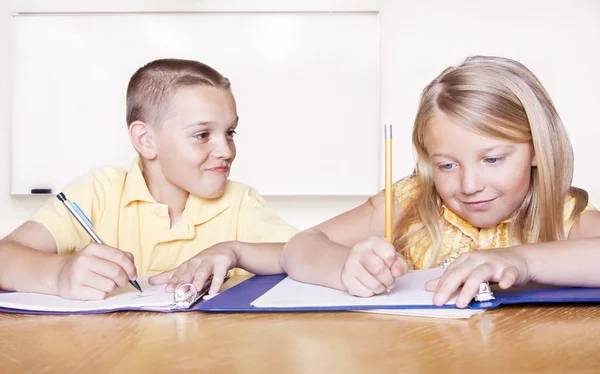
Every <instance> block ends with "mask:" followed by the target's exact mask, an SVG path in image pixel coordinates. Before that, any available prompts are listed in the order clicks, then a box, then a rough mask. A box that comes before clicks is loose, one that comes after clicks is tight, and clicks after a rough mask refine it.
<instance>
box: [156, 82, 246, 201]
mask: <svg viewBox="0 0 600 374" xmlns="http://www.w3.org/2000/svg"><path fill="white" fill-rule="evenodd" d="M167 108H168V109H167V113H166V115H165V117H164V118H165V120H164V121H163V123H162V124H160V125H158V126H155V129H154V130H153V137H154V143H155V146H156V158H155V159H153V160H152V163H154V164H156V165H157V166H159V167H158V168H154V169H158V170H159V173H160V174H162V176H163V178H162V179H163V180H164V183H163V182H161V183H160V184H166V185H167V186H169V187H167V188H165V187H164V186H162V187H161V189H162V190H163V191H164V190H166V189H169V190H173V192H175V191H180V193H176V194H177V195H185V196H187V195H186V194H187V193H191V194H194V195H196V196H198V197H202V198H206V199H211V198H217V197H219V196H221V195H222V194H223V192H224V191H225V187H226V185H227V178H228V176H229V171H230V168H231V164H232V163H233V161H234V160H235V156H236V148H235V143H234V140H233V137H234V135H235V129H236V127H237V122H238V115H237V109H236V103H235V100H234V98H233V95H232V94H231V91H230V90H226V89H221V88H215V87H211V86H207V85H193V86H189V87H183V88H179V89H177V91H176V92H175V94H174V95H173V97H172V99H171V101H170V103H169V105H168V106H167ZM152 179H154V180H158V178H152ZM149 187H152V186H149ZM150 191H151V192H152V194H153V196H154V197H155V198H157V199H158V197H157V196H156V195H155V193H154V191H152V189H151V190H150Z"/></svg>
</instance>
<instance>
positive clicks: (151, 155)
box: [129, 121, 156, 160]
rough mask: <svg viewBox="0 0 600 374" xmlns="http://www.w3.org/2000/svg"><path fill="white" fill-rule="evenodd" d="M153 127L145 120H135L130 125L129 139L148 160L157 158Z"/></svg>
mask: <svg viewBox="0 0 600 374" xmlns="http://www.w3.org/2000/svg"><path fill="white" fill-rule="evenodd" d="M152 133H153V131H152V128H151V127H150V126H149V125H148V124H147V123H145V122H142V121H133V122H132V123H131V125H129V139H131V143H132V144H133V147H134V148H135V150H136V151H137V152H138V153H139V154H140V156H142V157H143V158H145V159H147V160H153V159H155V158H156V145H155V144H154V139H153V136H152V135H153V134H152Z"/></svg>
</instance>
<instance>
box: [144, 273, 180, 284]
mask: <svg viewBox="0 0 600 374" xmlns="http://www.w3.org/2000/svg"><path fill="white" fill-rule="evenodd" d="M176 270H177V269H171V270H169V271H165V272H163V273H160V274H156V275H153V276H151V277H150V278H148V283H150V285H151V286H157V285H159V284H165V283H167V282H168V281H169V279H171V277H172V276H173V274H175V271H176Z"/></svg>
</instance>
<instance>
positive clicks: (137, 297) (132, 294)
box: [0, 277, 173, 313]
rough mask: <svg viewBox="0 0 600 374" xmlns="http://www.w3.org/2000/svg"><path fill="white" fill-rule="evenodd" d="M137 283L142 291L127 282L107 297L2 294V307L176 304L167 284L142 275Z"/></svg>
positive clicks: (76, 309) (74, 309) (43, 308)
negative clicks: (84, 298)
mask: <svg viewBox="0 0 600 374" xmlns="http://www.w3.org/2000/svg"><path fill="white" fill-rule="evenodd" d="M137 281H138V283H139V285H140V287H141V288H142V291H143V292H139V291H138V290H136V289H135V288H133V286H132V285H130V284H127V286H126V287H125V288H123V289H119V290H117V291H115V292H114V293H112V294H111V295H110V296H109V297H107V298H106V299H104V300H93V301H81V300H68V299H63V298H62V297H60V296H54V295H44V294H36V293H26V292H6V293H0V307H3V308H11V309H21V310H31V311H44V312H74V313H76V312H90V311H97V310H118V309H123V308H140V309H145V310H168V309H172V306H173V293H172V292H165V291H164V289H165V285H160V286H150V285H149V284H148V277H139V278H138V280H137Z"/></svg>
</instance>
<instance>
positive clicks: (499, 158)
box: [485, 157, 504, 164]
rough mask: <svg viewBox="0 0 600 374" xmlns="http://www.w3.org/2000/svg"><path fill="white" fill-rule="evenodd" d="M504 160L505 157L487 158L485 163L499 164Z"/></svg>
mask: <svg viewBox="0 0 600 374" xmlns="http://www.w3.org/2000/svg"><path fill="white" fill-rule="evenodd" d="M503 159H504V157H486V158H485V162H487V163H488V164H497V163H499V162H500V161H502V160H503Z"/></svg>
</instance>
